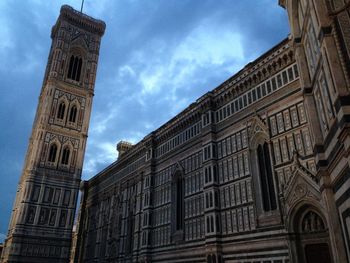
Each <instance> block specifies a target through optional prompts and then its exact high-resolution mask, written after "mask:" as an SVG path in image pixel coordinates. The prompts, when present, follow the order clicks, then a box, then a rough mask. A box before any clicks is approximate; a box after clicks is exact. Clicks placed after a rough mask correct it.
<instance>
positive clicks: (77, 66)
mask: <svg viewBox="0 0 350 263" xmlns="http://www.w3.org/2000/svg"><path fill="white" fill-rule="evenodd" d="M82 64H83V59H82V58H81V57H79V56H77V55H72V56H71V57H70V61H69V68H68V74H67V78H68V79H72V80H75V81H80V75H81V68H82Z"/></svg>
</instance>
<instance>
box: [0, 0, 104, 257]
mask: <svg viewBox="0 0 350 263" xmlns="http://www.w3.org/2000/svg"><path fill="white" fill-rule="evenodd" d="M104 31H105V23H104V22H103V21H101V20H96V19H94V18H92V17H89V16H87V15H85V14H83V13H81V12H78V11H76V10H74V9H73V8H71V7H70V6H67V5H64V6H62V8H61V11H60V15H59V17H58V19H57V22H56V24H55V25H54V26H53V28H52V32H51V38H52V45H51V49H50V53H49V57H48V63H47V67H46V72H45V76H44V81H43V86H42V89H41V92H40V96H39V103H38V108H37V112H36V116H35V120H34V123H33V129H32V133H31V137H30V140H29V146H28V150H27V154H26V158H25V163H24V168H23V171H22V176H21V178H20V181H19V185H18V189H17V194H16V199H15V203H14V207H13V210H12V216H11V220H10V223H9V230H8V236H7V238H6V240H5V246H4V251H3V254H2V257H1V262H68V259H69V252H70V245H71V239H72V227H73V221H74V215H75V209H76V203H77V195H78V191H79V184H80V178H81V172H82V167H83V159H84V153H85V147H86V140H87V137H88V128H89V120H90V113H91V106H92V98H93V95H94V86H95V79H96V69H97V63H98V57H99V49H100V43H101V37H102V36H103V34H104Z"/></svg>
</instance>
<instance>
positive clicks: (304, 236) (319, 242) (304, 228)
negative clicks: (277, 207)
mask: <svg viewBox="0 0 350 263" xmlns="http://www.w3.org/2000/svg"><path fill="white" fill-rule="evenodd" d="M287 228H288V231H289V233H291V234H294V235H295V238H293V239H291V240H290V241H289V242H290V247H291V251H293V253H292V255H291V256H292V259H293V262H320V261H319V260H320V259H322V262H332V260H331V258H333V257H332V251H331V245H330V239H329V231H328V227H327V220H326V218H325V216H324V213H323V209H322V208H321V207H320V206H319V204H317V203H309V202H308V201H305V200H304V201H300V202H299V203H298V205H296V206H295V207H294V209H293V211H292V214H291V218H290V222H289V224H288V225H287Z"/></svg>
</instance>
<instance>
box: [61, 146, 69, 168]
mask: <svg viewBox="0 0 350 263" xmlns="http://www.w3.org/2000/svg"><path fill="white" fill-rule="evenodd" d="M69 155H70V149H69V147H68V146H66V147H64V149H63V151H62V158H61V164H63V165H68V163H69Z"/></svg>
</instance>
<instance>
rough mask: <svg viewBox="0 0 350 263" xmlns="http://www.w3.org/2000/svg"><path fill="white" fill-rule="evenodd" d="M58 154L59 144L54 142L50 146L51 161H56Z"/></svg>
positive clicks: (49, 159)
mask: <svg viewBox="0 0 350 263" xmlns="http://www.w3.org/2000/svg"><path fill="white" fill-rule="evenodd" d="M56 155H57V145H56V144H52V145H51V146H50V151H49V158H48V159H47V160H48V161H49V162H55V161H56Z"/></svg>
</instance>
